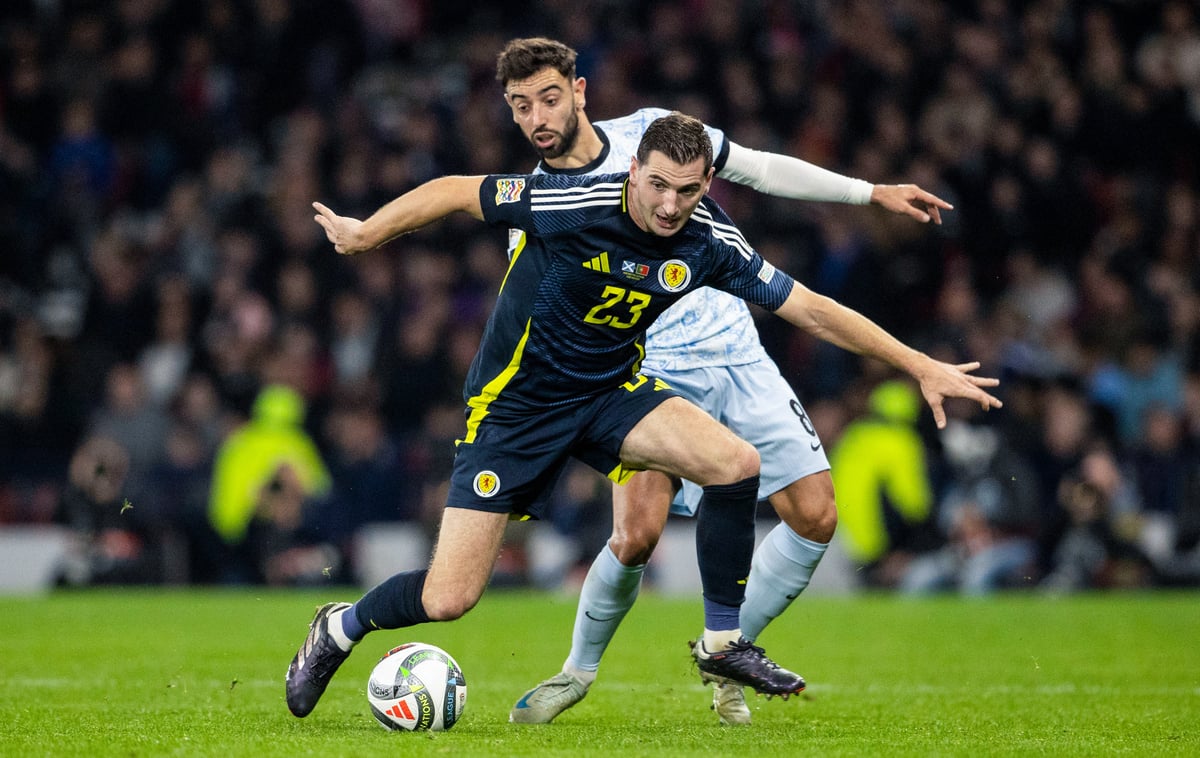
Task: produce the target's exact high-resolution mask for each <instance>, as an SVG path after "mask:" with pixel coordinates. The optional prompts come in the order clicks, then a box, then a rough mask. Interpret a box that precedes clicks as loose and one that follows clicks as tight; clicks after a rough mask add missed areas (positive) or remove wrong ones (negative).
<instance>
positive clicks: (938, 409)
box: [913, 358, 1004, 429]
mask: <svg viewBox="0 0 1200 758" xmlns="http://www.w3.org/2000/svg"><path fill="white" fill-rule="evenodd" d="M977 368H979V361H971V362H970V363H960V364H958V365H957V366H955V365H951V364H949V363H943V362H941V361H938V360H934V359H932V358H929V359H928V362H927V365H926V366H924V367H922V369H921V370H920V371H919V372H917V373H914V374H913V376H914V378H916V380H917V381H918V382H919V383H920V384H921V394H922V395H923V396H924V397H925V402H927V403H929V407H930V408H932V409H933V420H934V422H935V423H937V428H938V429H945V428H946V411H945V409H944V408H942V402H943V401H944V400H945V399H946V398H949V397H962V398H966V399H967V400H974V401H975V402H977V403H979V405H980V407H982V408H983V409H984V410H985V411H986V410H990V409H992V408H1003V407H1004V403H1002V402H1000V400H999V399H997V398H995V397H993V396H992V395H990V394H988V393H987V392H984V391H983V390H982V389H980V387H995V386H997V385H999V384H1000V380H999V379H992V378H989V377H986V376H974V375H972V374H970V373H969V372H971V371H974V370H975V369H977Z"/></svg>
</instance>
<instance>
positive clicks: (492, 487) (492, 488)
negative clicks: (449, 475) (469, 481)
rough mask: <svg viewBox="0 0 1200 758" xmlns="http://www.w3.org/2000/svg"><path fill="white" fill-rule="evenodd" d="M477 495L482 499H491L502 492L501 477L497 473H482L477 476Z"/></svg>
mask: <svg viewBox="0 0 1200 758" xmlns="http://www.w3.org/2000/svg"><path fill="white" fill-rule="evenodd" d="M474 487H475V494H476V495H479V496H480V497H491V496H492V495H495V494H496V493H497V492H499V491H500V477H498V476H496V472H495V471H480V472H479V473H478V474H476V475H475V482H474Z"/></svg>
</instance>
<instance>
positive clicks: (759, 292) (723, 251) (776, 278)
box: [704, 199, 795, 312]
mask: <svg viewBox="0 0 1200 758" xmlns="http://www.w3.org/2000/svg"><path fill="white" fill-rule="evenodd" d="M704 204H705V206H706V207H707V208H708V211H709V214H710V215H711V218H712V220H711V222H710V223H711V230H712V231H711V236H710V238H709V253H710V255H711V256H712V260H713V261H714V264H715V265H714V269H713V274H712V280H711V281H709V282H706V284H708V285H709V286H711V287H715V288H716V289H719V290H722V291H724V292H728V293H729V294H731V295H733V296H735V297H740V298H741V299H743V300H745V301H746V302H748V303H753V304H755V305H759V306H762V307H763V308H766V309H767V310H769V311H772V312H774V311H776V310H778V309H779V308H780V307H782V306H783V303H784V301H786V300H787V299H788V295H790V294H791V293H792V287H793V285H794V284H795V279H793V278H792V277H791V276H790V275H789V274H787V273H786V272H784V271H780V270H779V269H777V268H775V267H774V266H773V265H771V262H770V261H768V260H766V259H764V258H763V257H762V256H761V255H759V254H758V251H757V250H755V249H754V248H753V247H751V246H750V243H749V242H747V241H746V238H745V237H743V236H742V233H741V231H740V230H739V229H738V228H737V227H736V226H735V225H734V224H733V222H732V221H731V220H730V219H729V217H728V216H726V215H725V213H724V212H723V211H722V210H721V209H720V207H719V206H717V204H716V203H715V202H712V201H711V200H708V199H705V201H704Z"/></svg>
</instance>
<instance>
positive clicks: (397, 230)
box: [313, 176, 484, 255]
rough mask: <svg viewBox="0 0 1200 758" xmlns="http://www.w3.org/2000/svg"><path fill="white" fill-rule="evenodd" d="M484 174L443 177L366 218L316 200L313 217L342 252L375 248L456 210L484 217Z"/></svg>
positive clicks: (334, 245) (357, 251)
mask: <svg viewBox="0 0 1200 758" xmlns="http://www.w3.org/2000/svg"><path fill="white" fill-rule="evenodd" d="M483 179H484V177H482V176H443V177H441V178H440V179H433V180H431V181H428V182H426V183H425V184H422V185H421V186H420V187H417V188H416V189H414V190H411V191H409V192H405V193H404V194H403V195H401V196H400V197H398V198H396V199H395V200H392V201H391V202H390V203H388V204H387V205H385V206H383V207H382V208H380V209H379V210H377V211H375V212H374V213H373V214H371V217H370V218H368V219H366V220H365V221H359V220H358V219H355V218H350V217H349V216H339V215H337V214H336V213H334V212H333V211H331V210H330V209H329V208H327V207H326V206H324V205H322V204H321V203H313V208H315V209H316V211H317V215H316V216H314V217H313V218H314V219H315V220H316V222H317V223H318V224H320V225H321V228H323V229H324V230H325V236H326V237H328V238H329V241H330V242H332V243H333V249H334V250H336V251H337V252H338V253H340V254H342V255H357V254H358V253H363V252H366V251H368V250H374V249H375V248H377V247H379V246H380V245H382V244H383V243H385V242H387V241H389V240H393V239H395V238H396V237H399V236H400V235H402V234H408V233H409V232H414V231H416V230H417V229H420V228H421V227H423V226H425V225H427V224H431V223H433V222H434V221H437V220H439V219H442V218H445V217H446V216H449V215H450V214H451V213H454V212H455V211H463V212H464V213H469V214H471V215H472V216H474V217H475V218H477V219H480V220H482V219H483V208H482V207H481V206H480V203H479V185H480V184H481V183H482V182H483Z"/></svg>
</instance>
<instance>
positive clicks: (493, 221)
mask: <svg viewBox="0 0 1200 758" xmlns="http://www.w3.org/2000/svg"><path fill="white" fill-rule="evenodd" d="M537 180H538V177H537V176H534V175H530V174H491V175H489V176H486V177H484V179H483V181H482V182H480V183H479V207H480V208H481V209H482V210H483V220H484V222H485V223H486V224H488V225H489V226H502V227H510V228H513V227H515V228H517V229H526V230H529V231H534V230H535V226H534V224H533V214H532V213H531V212H530V204H529V196H530V194H531V192H532V188H533V185H534V184H535V183H536V182H537Z"/></svg>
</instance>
